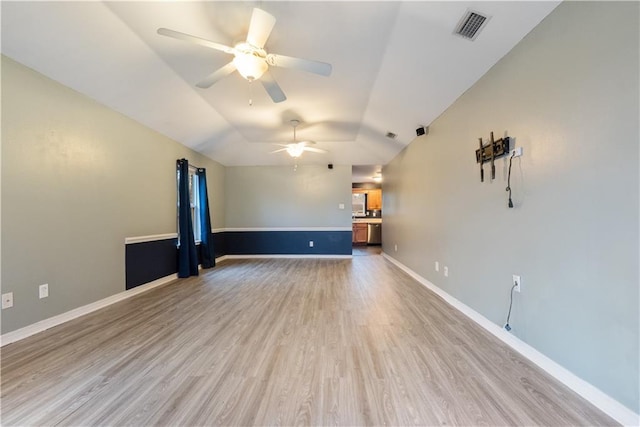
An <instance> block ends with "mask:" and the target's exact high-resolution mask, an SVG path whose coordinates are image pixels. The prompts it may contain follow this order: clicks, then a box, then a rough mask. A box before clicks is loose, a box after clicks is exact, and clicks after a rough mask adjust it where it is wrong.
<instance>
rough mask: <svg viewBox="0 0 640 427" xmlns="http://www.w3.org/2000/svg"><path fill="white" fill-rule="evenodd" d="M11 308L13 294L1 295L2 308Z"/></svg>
mask: <svg viewBox="0 0 640 427" xmlns="http://www.w3.org/2000/svg"><path fill="white" fill-rule="evenodd" d="M11 307H13V292H7V293H6V294H2V308H3V309H5V308H11Z"/></svg>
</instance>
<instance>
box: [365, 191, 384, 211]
mask: <svg viewBox="0 0 640 427" xmlns="http://www.w3.org/2000/svg"><path fill="white" fill-rule="evenodd" d="M374 209H377V210H380V209H382V190H369V193H367V210H370V211H371V210H374Z"/></svg>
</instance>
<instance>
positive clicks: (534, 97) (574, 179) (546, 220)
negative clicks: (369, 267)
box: [383, 2, 640, 412]
mask: <svg viewBox="0 0 640 427" xmlns="http://www.w3.org/2000/svg"><path fill="white" fill-rule="evenodd" d="M639 7H640V4H639V3H637V2H627V3H611V2H565V3H563V4H561V5H560V6H559V7H558V8H557V9H556V10H555V11H554V12H552V13H551V14H550V15H549V16H548V17H547V18H546V19H545V20H544V21H543V22H542V23H541V24H540V25H539V26H538V27H537V28H535V29H534V30H533V31H532V32H531V33H530V34H529V35H528V36H527V37H526V38H525V39H524V40H523V41H522V42H521V43H520V44H519V45H518V46H516V47H515V48H514V49H513V50H512V51H511V52H510V53H509V54H508V55H506V56H505V57H504V58H503V59H502V60H501V61H500V62H499V63H498V64H497V65H495V66H494V67H493V68H492V69H491V70H490V71H489V72H488V73H487V74H486V75H485V76H484V77H483V78H482V79H481V80H480V81H479V82H478V83H477V84H475V85H474V86H473V87H472V88H471V89H470V90H469V91H467V92H466V93H465V94H464V95H463V96H462V97H461V98H460V99H458V100H457V101H456V102H455V103H454V104H453V105H452V106H451V107H450V108H449V109H448V110H447V111H446V112H445V113H444V114H443V115H442V116H441V117H439V118H438V119H437V120H436V121H435V122H433V123H432V124H431V126H430V128H429V135H428V136H426V137H420V138H417V139H416V140H414V141H413V142H412V143H411V144H410V145H409V146H408V147H407V148H406V149H405V150H404V151H403V152H402V153H400V155H398V156H397V157H396V158H395V159H394V160H393V161H392V162H391V163H390V164H389V165H388V166H387V167H385V168H384V178H385V181H384V184H383V197H384V200H383V212H384V214H385V227H384V229H383V249H384V251H385V252H387V253H389V254H390V255H391V256H393V257H394V258H396V259H398V260H399V261H400V262H402V263H403V264H405V265H407V266H408V267H410V268H411V269H413V270H414V271H416V272H417V273H418V274H420V275H421V276H423V277H425V278H426V279H428V280H429V281H431V282H432V283H434V284H435V285H436V286H438V287H440V288H442V289H443V290H445V291H446V292H448V293H449V294H451V295H453V296H454V297H456V298H457V299H459V300H460V301H462V302H463V303H464V304H466V305H468V306H470V307H472V308H473V309H474V310H476V311H478V312H479V313H481V314H482V315H484V316H485V317H487V318H488V319H490V320H491V321H493V322H495V323H496V324H497V325H500V326H502V325H503V324H504V322H505V318H506V314H507V309H508V305H509V290H510V286H511V276H512V274H520V275H521V276H522V293H521V294H516V295H515V300H514V307H513V315H512V320H511V326H512V327H513V331H512V333H514V334H515V335H516V336H517V337H519V338H520V339H522V340H523V341H525V342H527V343H528V344H530V345H532V346H533V347H535V348H536V349H538V350H539V351H541V352H542V353H544V354H546V355H547V356H549V357H550V358H551V359H553V360H555V361H556V362H558V363H559V364H561V365H563V366H565V367H566V368H568V369H569V370H571V371H572V372H574V373H575V374H577V375H578V376H580V377H582V378H583V379H585V380H586V381H588V382H590V383H591V384H593V385H595V386H596V387H598V388H600V389H601V390H602V391H604V392H605V393H607V394H609V395H610V396H612V397H614V398H615V399H617V400H618V401H620V402H621V403H623V404H624V405H626V406H628V407H629V408H631V409H632V410H634V411H635V412H638V411H639V409H640V407H639V390H638V382H639V381H638V378H639V372H638V363H639V352H638V345H639V344H638V337H639V333H640V331H639V320H640V319H639V315H638V304H639V299H638V297H639V295H638V284H639V277H638V256H639V253H638V244H639V241H638V231H639V230H638V224H639V216H638V203H639V200H638V194H639V184H638V171H639V167H638V166H639V165H638V155H639V151H638V145H639V142H638V141H639V140H640V135H639V131H638V117H639V107H638V103H639V93H640V87H639V83H638V80H639V73H640V70H639V66H638V64H639V43H638V33H639V20H638V16H639ZM480 37H482V36H480ZM425 96H428V94H425ZM490 131H494V132H495V133H496V137H501V136H503V134H505V133H506V134H508V135H509V136H512V137H514V138H515V141H516V145H517V146H520V147H523V148H524V157H522V158H521V159H516V160H515V161H514V163H513V170H512V188H513V200H514V203H515V208H514V209H508V208H507V195H506V192H505V187H506V170H507V162H506V160H504V159H501V160H499V161H498V162H497V177H496V180H495V181H494V182H490V180H489V179H486V178H487V177H488V171H489V166H488V164H487V165H485V182H484V183H480V176H479V165H478V164H476V163H475V158H474V151H475V149H476V148H477V145H478V138H479V137H483V139H485V141H486V138H488V137H489V133H490ZM395 244H397V245H398V251H397V252H396V251H395V247H394V245H395ZM435 261H439V262H440V263H441V265H446V266H448V267H449V269H450V275H449V277H448V278H445V277H444V276H443V274H442V269H441V271H440V272H439V273H436V272H435V271H434V262H435Z"/></svg>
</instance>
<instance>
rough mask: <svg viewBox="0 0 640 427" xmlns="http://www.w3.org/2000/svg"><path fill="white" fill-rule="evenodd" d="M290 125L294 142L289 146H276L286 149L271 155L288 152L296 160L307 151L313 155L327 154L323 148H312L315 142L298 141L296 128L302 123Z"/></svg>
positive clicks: (296, 121) (294, 122) (295, 121)
mask: <svg viewBox="0 0 640 427" xmlns="http://www.w3.org/2000/svg"><path fill="white" fill-rule="evenodd" d="M290 123H291V126H292V127H293V142H290V143H288V144H276V145H279V146H280V147H284V148H280V149H279V150H275V151H272V152H271V154H275V153H280V152H282V151H286V152H287V153H288V154H289V155H290V156H291V157H293V158H294V159H297V158H298V157H300V156H302V153H304V152H305V151H309V152H311V153H321V154H324V153H327V150H323V149H322V148H315V147H311V145H315V142H314V141H298V140H297V139H296V128H297V127H298V125H299V124H300V121H299V120H291V121H290Z"/></svg>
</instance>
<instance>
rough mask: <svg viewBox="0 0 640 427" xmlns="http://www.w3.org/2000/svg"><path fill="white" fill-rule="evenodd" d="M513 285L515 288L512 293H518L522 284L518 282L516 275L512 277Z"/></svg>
mask: <svg viewBox="0 0 640 427" xmlns="http://www.w3.org/2000/svg"><path fill="white" fill-rule="evenodd" d="M513 284H514V285H516V287H515V288H513V290H514V291H516V292H520V291H521V289H522V286H521V285H522V282H521V281H520V276H518V275H517V274H514V275H513Z"/></svg>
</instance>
